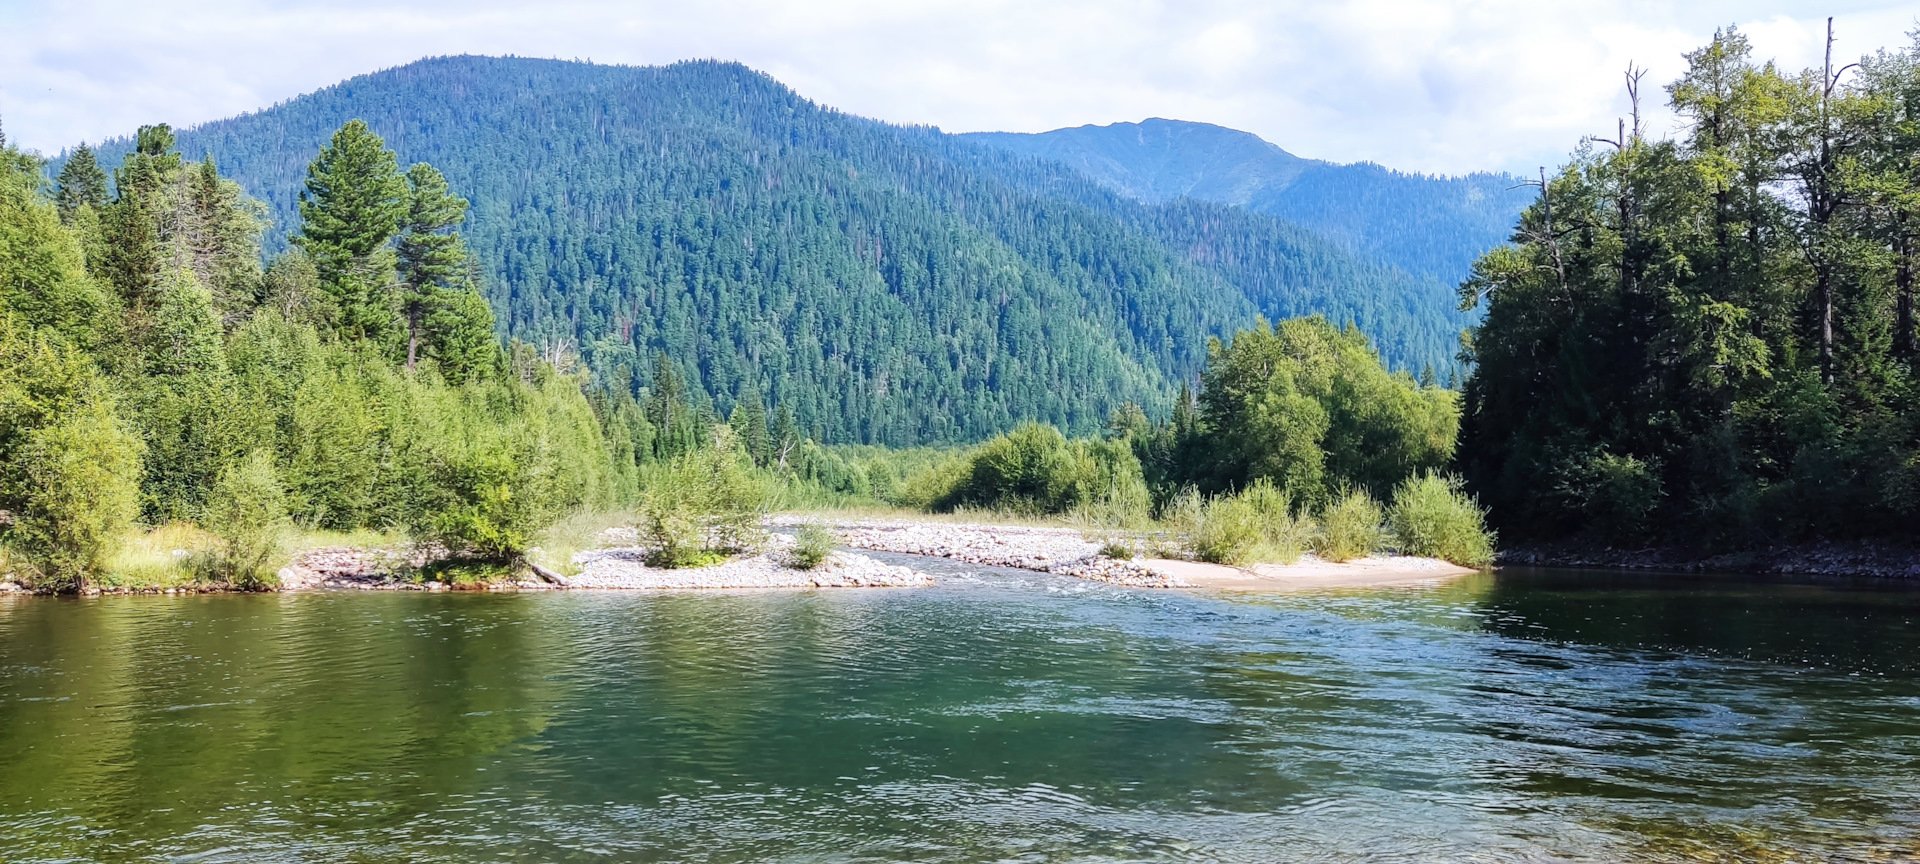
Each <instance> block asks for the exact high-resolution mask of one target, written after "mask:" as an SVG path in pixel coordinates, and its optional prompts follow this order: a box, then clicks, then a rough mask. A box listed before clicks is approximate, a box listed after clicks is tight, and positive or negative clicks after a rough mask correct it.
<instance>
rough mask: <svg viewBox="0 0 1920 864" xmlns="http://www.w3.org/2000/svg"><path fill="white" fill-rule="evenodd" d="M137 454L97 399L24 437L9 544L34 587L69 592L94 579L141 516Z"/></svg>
mask: <svg viewBox="0 0 1920 864" xmlns="http://www.w3.org/2000/svg"><path fill="white" fill-rule="evenodd" d="M140 452H141V447H140V441H139V439H137V438H135V437H134V436H133V435H132V433H130V432H128V431H127V429H126V427H125V426H124V425H123V424H122V423H121V422H120V418H119V417H118V416H117V415H116V414H115V413H114V410H113V404H112V403H111V402H110V401H108V400H107V398H106V397H105V396H104V395H100V394H94V395H93V396H92V397H91V398H88V399H86V400H85V401H84V402H81V403H80V404H79V405H77V406H76V407H75V408H74V409H73V410H72V412H71V413H69V414H67V415H66V416H64V417H60V418H58V419H57V420H55V421H54V422H53V423H51V424H49V425H46V426H42V427H40V428H38V429H35V430H33V431H32V432H31V433H29V434H28V435H27V438H26V443H25V446H23V447H22V448H21V452H20V463H21V464H22V465H24V466H25V469H26V470H25V475H26V476H25V479H26V481H27V482H26V487H27V494H26V495H25V506H24V507H23V508H22V509H21V512H19V513H18V514H16V515H15V516H14V519H15V520H16V522H15V524H14V525H13V526H12V527H11V529H10V531H9V543H10V545H11V546H12V547H13V549H14V551H15V552H17V553H19V554H20V555H21V556H22V557H24V558H25V559H26V563H27V565H28V569H29V570H31V571H32V575H33V576H34V582H35V584H36V585H38V586H39V587H43V588H51V589H53V590H56V591H67V590H74V589H78V588H82V587H85V585H86V583H87V581H88V580H89V579H92V578H94V577H96V576H98V575H100V572H101V569H102V565H103V564H104V562H105V561H106V558H107V556H108V555H109V554H110V553H111V552H112V551H113V545H114V544H115V543H117V542H119V541H120V539H121V538H123V537H124V536H126V534H127V533H128V531H129V530H131V529H132V527H133V519H134V516H135V515H137V514H138V512H139V494H140V493H139V488H140V487H139V482H140Z"/></svg>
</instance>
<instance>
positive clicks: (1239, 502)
mask: <svg viewBox="0 0 1920 864" xmlns="http://www.w3.org/2000/svg"><path fill="white" fill-rule="evenodd" d="M1264 528H1265V520H1264V519H1263V518H1262V516H1261V513H1260V511H1259V510H1257V509H1255V507H1254V506H1253V504H1252V503H1251V502H1249V501H1247V500H1246V499H1244V498H1240V497H1238V496H1229V497H1221V498H1215V499H1213V500H1212V501H1208V502H1207V503H1206V506H1205V508H1204V509H1203V510H1202V511H1201V515H1200V518H1199V521H1198V523H1197V524H1196V525H1195V526H1194V528H1193V533H1192V534H1191V535H1190V536H1189V538H1188V541H1187V542H1188V544H1189V545H1190V546H1192V548H1193V554H1194V557H1196V558H1199V559H1200V560H1202V561H1207V562H1211V563H1214V564H1227V565H1233V566H1239V565H1242V564H1251V563H1253V562H1254V561H1255V560H1256V557H1257V554H1258V551H1259V548H1260V544H1261V543H1262V541H1264V540H1265V539H1266V534H1265V531H1264V530H1263V529H1264Z"/></svg>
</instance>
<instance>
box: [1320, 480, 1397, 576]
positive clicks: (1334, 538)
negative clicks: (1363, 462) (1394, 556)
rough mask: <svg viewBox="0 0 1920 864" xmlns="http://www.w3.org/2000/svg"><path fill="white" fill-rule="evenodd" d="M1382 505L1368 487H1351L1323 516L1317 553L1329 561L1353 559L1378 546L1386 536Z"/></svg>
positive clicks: (1369, 553)
mask: <svg viewBox="0 0 1920 864" xmlns="http://www.w3.org/2000/svg"><path fill="white" fill-rule="evenodd" d="M1382 518H1383V517H1382V514H1381V512H1380V505H1379V504H1377V503H1375V502H1374V500H1373V496H1372V495H1368V494H1367V491H1366V490H1365V489H1352V490H1348V491H1347V492H1346V493H1345V494H1343V495H1341V496H1340V497H1339V499H1338V500H1336V501H1334V503H1333V505H1332V506H1330V507H1328V508H1327V512H1325V513H1323V514H1321V517H1320V533H1319V536H1318V537H1317V538H1316V539H1315V541H1314V544H1313V551H1314V553H1315V554H1317V555H1319V556H1320V557H1322V558H1325V559H1327V560H1328V561H1334V562H1340V561H1351V560H1353V559H1355V558H1364V557H1366V556H1368V555H1372V554H1373V553H1374V552H1375V551H1376V550H1378V549H1379V548H1380V547H1381V545H1382V542H1383V541H1384V540H1385V539H1386V534H1385V531H1383V530H1382V528H1381V520H1382Z"/></svg>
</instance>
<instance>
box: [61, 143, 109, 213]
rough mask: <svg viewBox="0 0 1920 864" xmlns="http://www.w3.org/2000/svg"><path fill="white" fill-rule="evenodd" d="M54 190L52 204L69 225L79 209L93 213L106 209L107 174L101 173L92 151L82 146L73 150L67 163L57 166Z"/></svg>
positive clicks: (102, 171)
mask: <svg viewBox="0 0 1920 864" xmlns="http://www.w3.org/2000/svg"><path fill="white" fill-rule="evenodd" d="M56 188H57V190H58V191H56V192H55V194H54V203H55V204H56V205H58V207H59V209H60V219H61V221H64V222H68V223H71V222H72V221H73V217H74V214H75V213H77V212H78V211H79V210H80V208H82V207H86V208H90V209H92V210H93V211H94V212H95V213H98V212H100V211H101V210H105V209H106V207H107V172H106V171H104V170H101V168H100V163H99V161H98V160H96V159H95V158H94V155H93V148H91V147H88V146H87V145H85V144H81V145H80V146H79V147H76V148H74V151H73V154H72V155H70V156H68V157H67V161H66V164H65V165H62V166H61V167H60V178H59V180H58V181H57V185H56Z"/></svg>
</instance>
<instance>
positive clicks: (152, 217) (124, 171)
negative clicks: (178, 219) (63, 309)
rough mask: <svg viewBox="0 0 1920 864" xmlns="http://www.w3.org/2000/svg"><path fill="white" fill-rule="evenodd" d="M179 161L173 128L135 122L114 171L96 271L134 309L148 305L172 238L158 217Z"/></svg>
mask: <svg viewBox="0 0 1920 864" xmlns="http://www.w3.org/2000/svg"><path fill="white" fill-rule="evenodd" d="M180 165H181V163H180V154H179V153H176V152H174V149H173V130H172V129H170V128H168V127H167V125H166V124H164V123H162V124H158V125H153V126H142V127H140V131H139V133H138V134H136V135H135V136H134V148H133V152H131V153H128V154H127V158H126V160H125V161H124V162H122V163H121V165H120V168H119V170H117V171H116V172H114V191H115V193H116V197H115V198H114V201H113V204H112V206H110V207H108V208H107V214H106V217H105V218H104V219H102V220H101V228H102V232H103V234H104V239H105V247H106V254H105V255H104V256H103V258H102V260H101V271H102V272H101V273H100V274H98V275H99V276H101V277H102V278H104V279H105V280H106V281H107V282H108V283H109V284H111V285H113V287H114V288H115V289H117V290H118V291H119V293H120V297H121V299H123V300H125V301H126V302H127V304H128V305H130V306H132V307H133V308H134V310H135V311H145V310H146V309H147V307H148V306H149V305H150V303H151V301H152V299H153V296H152V295H153V291H154V285H155V283H156V281H157V280H158V279H159V278H160V272H161V269H162V267H163V265H164V263H165V261H166V258H167V244H168V243H169V242H170V241H171V240H172V237H171V236H169V235H168V233H167V232H166V231H165V230H164V228H165V225H164V224H163V220H162V218H161V217H162V216H163V215H164V214H166V213H168V212H170V211H171V209H172V206H173V205H172V202H171V201H169V200H168V198H169V195H170V193H171V191H172V189H173V185H174V181H175V179H176V178H177V177H178V175H179V172H180Z"/></svg>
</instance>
